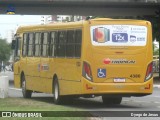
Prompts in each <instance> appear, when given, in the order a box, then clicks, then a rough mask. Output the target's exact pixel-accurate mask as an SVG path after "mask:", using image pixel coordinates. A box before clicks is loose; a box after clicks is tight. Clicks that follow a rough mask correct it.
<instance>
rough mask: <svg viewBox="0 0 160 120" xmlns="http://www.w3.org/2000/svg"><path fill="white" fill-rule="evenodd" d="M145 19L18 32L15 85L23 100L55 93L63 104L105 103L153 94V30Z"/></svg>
mask: <svg viewBox="0 0 160 120" xmlns="http://www.w3.org/2000/svg"><path fill="white" fill-rule="evenodd" d="M151 30H152V29H151V24H150V22H148V21H143V20H126V19H109V18H97V19H89V20H84V21H79V22H68V23H54V24H46V25H35V26H26V27H20V28H19V29H18V30H17V32H16V34H15V40H13V43H15V44H13V47H14V48H15V50H14V51H15V63H14V84H15V87H16V88H22V93H23V97H24V98H30V97H31V95H32V92H43V93H49V94H53V96H54V100H53V101H54V102H55V103H56V104H61V103H63V102H64V101H67V100H68V99H71V98H74V97H90V96H91V97H92V96H102V100H103V103H104V104H120V103H121V101H122V97H131V96H145V95H149V94H152V91H153V77H152V60H153V54H152V31H151Z"/></svg>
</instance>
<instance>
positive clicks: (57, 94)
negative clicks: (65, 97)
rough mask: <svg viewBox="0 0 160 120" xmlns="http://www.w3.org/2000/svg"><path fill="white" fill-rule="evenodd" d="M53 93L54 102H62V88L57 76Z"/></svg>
mask: <svg viewBox="0 0 160 120" xmlns="http://www.w3.org/2000/svg"><path fill="white" fill-rule="evenodd" d="M53 94H54V103H55V104H61V103H62V96H60V88H59V83H58V79H57V78H55V80H54V83H53Z"/></svg>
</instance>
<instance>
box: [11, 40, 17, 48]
mask: <svg viewBox="0 0 160 120" xmlns="http://www.w3.org/2000/svg"><path fill="white" fill-rule="evenodd" d="M15 46H16V40H12V46H11V48H12V49H15Z"/></svg>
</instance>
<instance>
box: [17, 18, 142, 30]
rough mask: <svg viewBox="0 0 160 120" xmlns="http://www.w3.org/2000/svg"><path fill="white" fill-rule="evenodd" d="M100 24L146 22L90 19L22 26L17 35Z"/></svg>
mask: <svg viewBox="0 0 160 120" xmlns="http://www.w3.org/2000/svg"><path fill="white" fill-rule="evenodd" d="M88 21H90V22H92V21H93V22H94V21H95V22H96V21H97V22H98V21H132V22H133V21H134V22H144V20H135V19H112V18H96V19H88V20H83V21H78V22H65V23H49V24H42V25H30V26H20V27H19V28H18V29H17V33H19V32H29V31H47V30H53V27H54V29H57V30H58V29H61V27H63V28H67V29H69V28H73V27H77V28H78V27H79V28H81V27H82V26H83V24H84V23H85V22H88Z"/></svg>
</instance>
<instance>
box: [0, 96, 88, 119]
mask: <svg viewBox="0 0 160 120" xmlns="http://www.w3.org/2000/svg"><path fill="white" fill-rule="evenodd" d="M51 99H52V98H33V99H24V98H4V99H0V111H2V112H3V111H22V112H23V111H35V112H36V111H82V109H77V108H74V107H69V106H66V105H56V104H54V103H52V100H51ZM64 114H67V112H66V113H63V115H64ZM73 114H74V113H73ZM88 114H89V113H88ZM64 116H65V115H64ZM66 116H67V115H66ZM0 119H2V118H0ZM11 119H12V120H33V119H34V120H54V119H56V120H86V119H89V118H87V117H60V116H58V117H42V118H18V117H16V118H3V120H11Z"/></svg>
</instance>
